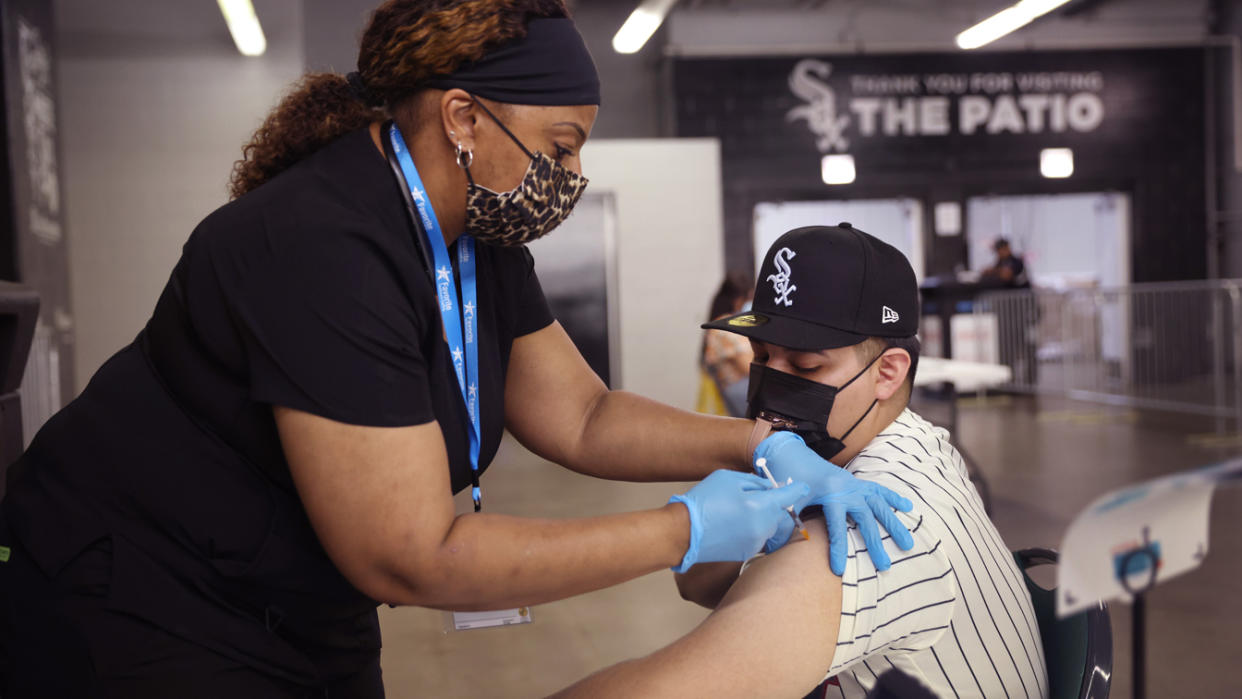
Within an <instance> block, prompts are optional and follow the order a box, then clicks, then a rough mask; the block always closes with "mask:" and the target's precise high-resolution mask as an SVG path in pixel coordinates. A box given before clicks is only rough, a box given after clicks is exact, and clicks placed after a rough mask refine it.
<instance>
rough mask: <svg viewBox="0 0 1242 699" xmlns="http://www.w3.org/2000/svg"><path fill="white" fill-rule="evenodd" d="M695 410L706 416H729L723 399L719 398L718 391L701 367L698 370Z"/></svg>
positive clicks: (714, 383)
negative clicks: (697, 391) (697, 393)
mask: <svg viewBox="0 0 1242 699" xmlns="http://www.w3.org/2000/svg"><path fill="white" fill-rule="evenodd" d="M695 410H697V411H699V412H700V413H707V414H708V415H724V416H726V417H727V416H728V415H729V410H728V409H727V408H725V402H724V398H722V397H721V396H720V389H719V388H717V387H716V382H715V381H712V377H711V376H708V374H707V372H706V371H704V370H703V369H702V367H700V368H699V401H698V405H697V407H696V408H695Z"/></svg>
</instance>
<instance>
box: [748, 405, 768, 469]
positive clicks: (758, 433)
mask: <svg viewBox="0 0 1242 699" xmlns="http://www.w3.org/2000/svg"><path fill="white" fill-rule="evenodd" d="M769 434H772V423H770V422H768V421H767V420H764V419H763V418H758V419H756V420H755V426H754V428H753V429H751V431H750V439H748V440H747V441H746V458H747V459H749V460H750V469H751V470H752V471H753V470H755V450H756V449H758V448H759V443H760V442H762V441H763V440H765V439H767V438H768V435H769Z"/></svg>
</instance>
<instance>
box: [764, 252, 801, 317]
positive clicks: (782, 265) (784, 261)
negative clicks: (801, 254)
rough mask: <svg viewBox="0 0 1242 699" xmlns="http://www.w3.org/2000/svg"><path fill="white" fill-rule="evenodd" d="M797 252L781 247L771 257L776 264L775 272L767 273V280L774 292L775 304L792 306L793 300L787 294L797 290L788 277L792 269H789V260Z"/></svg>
mask: <svg viewBox="0 0 1242 699" xmlns="http://www.w3.org/2000/svg"><path fill="white" fill-rule="evenodd" d="M797 256H798V254H797V253H795V252H794V251H793V250H790V249H789V248H781V249H780V250H779V251H778V252H777V253H776V257H774V258H772V264H774V265H776V270H777V271H776V273H775V274H769V275H768V281H770V282H772V291H773V292H774V293H775V294H776V301H775V304H776V305H777V306H780V305H782V304H784V305H785V306H792V305H793V301H792V300H791V299H790V298H789V295H790V294H792V293H793V292H795V291H797V290H798V287H797V286H795V285H794V284H793V283H792V282H791V281H790V279H789V275H790V274H792V270H791V269H789V261H790V260H792V259H793V258H795V257H797Z"/></svg>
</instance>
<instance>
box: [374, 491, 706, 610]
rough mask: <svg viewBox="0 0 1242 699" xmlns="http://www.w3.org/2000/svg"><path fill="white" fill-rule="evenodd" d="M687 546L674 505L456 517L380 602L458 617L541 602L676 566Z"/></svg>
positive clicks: (396, 575) (683, 514)
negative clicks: (577, 514) (597, 513)
mask: <svg viewBox="0 0 1242 699" xmlns="http://www.w3.org/2000/svg"><path fill="white" fill-rule="evenodd" d="M689 543H690V518H689V513H688V512H687V510H686V508H685V507H684V506H683V505H681V504H679V503H672V504H669V505H666V506H665V507H662V508H660V509H656V510H646V511H642V512H630V513H625V514H617V515H606V516H602V517H591V518H585V519H568V520H549V519H528V518H523V517H510V516H506V515H497V514H467V515H461V516H458V517H457V518H456V519H455V520H454V522H453V525H452V526H451V527H450V529H449V530H448V533H447V535H446V536H445V537H444V541H443V543H442V544H441V545H440V546H439V547H438V548H437V549H435V550H433V551H431V552H429V554H428V553H424V554H423V555H416V556H411V557H410V558H409V559H408V560H406V561H404V562H403V564H402V565H401V566H400V570H394V571H393V574H392V576H391V577H392V578H393V579H394V583H395V584H394V590H393V594H391V595H390V596H391V597H393V599H388V600H384V601H386V602H390V603H393V604H408V605H417V606H421V607H431V608H436V609H452V610H458V611H473V610H490V609H505V608H509V607H517V606H524V605H530V604H539V603H543V602H548V601H552V600H557V599H564V598H566V597H571V596H573V595H578V594H582V593H584V592H590V591H592V590H598V589H601V588H604V587H609V586H611V585H616V584H619V583H622V582H625V581H626V580H630V579H633V578H636V577H639V576H641V575H646V574H647V573H651V572H654V571H657V570H660V569H662V568H668V567H671V566H675V565H677V564H679V563H680V562H681V560H682V557H683V556H684V555H685V553H686V549H687V547H688V546H689Z"/></svg>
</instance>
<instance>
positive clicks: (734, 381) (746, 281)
mask: <svg viewBox="0 0 1242 699" xmlns="http://www.w3.org/2000/svg"><path fill="white" fill-rule="evenodd" d="M751 296H752V284H751V281H750V275H748V274H746V273H745V272H741V271H737V270H734V271H732V272H729V273H728V274H727V275H725V278H724V281H722V282H721V283H720V289H719V290H717V291H716V296H715V298H713V299H712V307H711V312H710V313H708V317H707V320H708V322H711V321H714V320H718V319H720V318H724V317H726V316H731V315H734V314H736V313H740V312H742V311H744V310H747V309H749V307H750V299H751ZM754 357H755V354H754V351H753V350H751V347H750V342H748V341H747V340H746V338H744V337H742V336H740V335H736V334H734V333H730V332H725V331H723V330H708V331H706V332H705V333H704V335H703V351H702V356H701V358H700V365H701V366H702V368H703V371H705V372H706V373H707V375H708V376H709V377H710V378H711V381H712V383H714V384H715V387H716V389H717V390H718V391H719V392H720V398H721V400H722V402H723V404H724V408H725V410H726V411H727V414H728V415H732V416H733V417H742V416H744V415H745V414H746V388H747V386H748V385H749V383H750V381H749V376H750V363H751V361H753V360H754Z"/></svg>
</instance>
